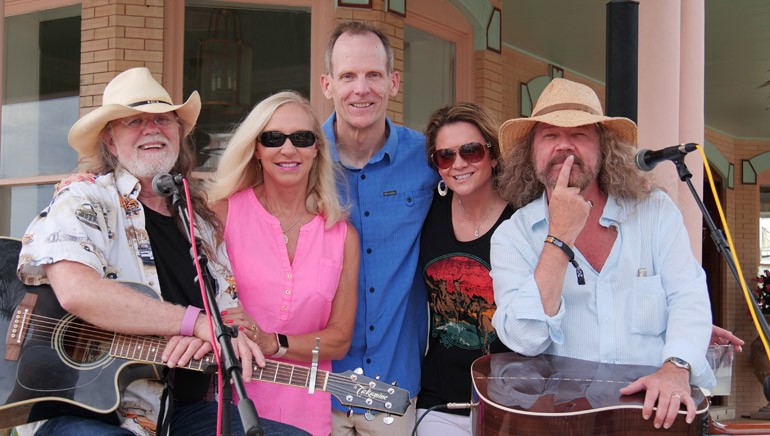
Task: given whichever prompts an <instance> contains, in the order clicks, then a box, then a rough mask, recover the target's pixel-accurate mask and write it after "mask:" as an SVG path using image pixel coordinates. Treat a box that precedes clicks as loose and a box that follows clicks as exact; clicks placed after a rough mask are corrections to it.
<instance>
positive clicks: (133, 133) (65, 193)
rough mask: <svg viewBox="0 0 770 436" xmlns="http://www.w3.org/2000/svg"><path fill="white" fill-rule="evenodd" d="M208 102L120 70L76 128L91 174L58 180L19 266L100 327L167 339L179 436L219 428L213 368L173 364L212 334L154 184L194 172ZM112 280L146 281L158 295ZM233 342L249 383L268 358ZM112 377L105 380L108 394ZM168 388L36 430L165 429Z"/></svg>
mask: <svg viewBox="0 0 770 436" xmlns="http://www.w3.org/2000/svg"><path fill="white" fill-rule="evenodd" d="M200 107H201V103H200V97H199V96H198V93H197V92H193V93H192V95H191V96H190V98H189V99H188V100H187V101H186V102H185V103H183V104H179V105H176V104H174V103H173V102H172V101H171V98H170V97H169V94H168V93H167V92H166V90H165V89H163V87H162V86H161V85H160V84H159V83H158V82H157V81H156V80H155V79H154V78H153V77H152V75H151V73H150V71H149V70H148V69H146V68H133V69H130V70H127V71H125V72H123V73H121V74H119V75H118V76H116V77H115V78H114V79H113V80H112V81H111V82H110V83H109V84H107V87H106V88H105V90H104V96H103V102H102V106H100V107H98V108H97V109H95V110H94V111H92V112H90V113H88V114H87V115H85V116H83V117H82V118H81V119H80V120H78V121H77V122H76V123H75V124H74V125H73V126H72V129H71V130H70V134H69V143H70V145H71V146H72V147H73V148H74V149H75V150H77V151H78V153H79V154H80V157H81V165H80V168H79V169H80V170H81V171H85V172H88V173H92V174H95V177H93V178H89V179H88V180H82V181H75V182H73V183H69V184H67V185H65V186H62V187H61V189H60V190H59V191H58V192H57V193H56V194H55V196H54V198H53V200H52V201H51V204H50V205H49V206H48V207H47V208H46V209H45V210H43V212H41V213H40V214H39V215H38V216H37V217H36V218H35V220H34V221H33V222H32V224H31V225H30V226H29V228H28V229H27V231H26V233H25V235H24V237H23V246H22V250H21V253H20V259H19V265H18V275H19V277H20V278H21V279H22V281H23V282H24V283H26V284H28V285H41V284H50V285H51V287H52V288H53V290H54V293H55V295H56V298H57V299H58V300H59V303H60V304H61V306H62V308H63V309H65V310H66V311H68V312H70V313H72V314H73V315H75V316H77V317H79V318H81V319H83V320H85V321H87V322H89V323H91V324H93V325H94V326H96V327H98V328H100V329H104V330H107V331H110V332H118V333H123V334H130V335H155V336H165V337H167V338H169V339H168V345H167V346H166V347H165V348H164V349H160V350H158V351H157V353H156V354H158V355H159V356H158V357H159V358H161V359H162V361H163V362H164V363H165V364H166V366H168V367H169V368H171V370H170V371H169V373H168V380H169V383H168V389H169V391H168V392H169V393H170V395H169V401H168V404H167V406H166V411H167V412H166V416H165V422H166V423H168V424H170V429H171V432H173V433H174V434H214V433H215V431H216V430H215V429H216V421H217V405H216V403H215V402H212V401H207V400H206V398H207V393H208V392H209V388H210V386H211V385H212V375H211V374H203V373H201V372H194V371H190V370H185V369H179V368H177V367H185V366H186V365H187V364H188V362H190V361H191V359H201V358H203V357H204V355H205V354H206V353H208V352H211V351H212V345H211V340H212V338H211V335H210V334H209V331H210V330H209V326H208V322H207V320H206V317H205V315H204V314H203V313H201V309H199V308H201V307H203V299H202V297H201V293H200V290H199V287H198V286H197V284H196V283H195V281H194V278H195V277H196V272H195V268H194V266H193V264H192V262H191V257H190V254H189V250H190V244H189V243H188V242H187V239H185V237H184V234H183V233H182V232H181V230H180V229H179V226H178V225H177V222H176V218H177V217H176V216H175V215H176V210H175V208H173V207H172V205H171V202H170V198H164V197H161V196H159V195H158V194H156V193H155V192H154V191H153V189H152V179H153V177H154V176H155V175H157V174H162V173H168V172H172V171H173V172H175V173H180V174H182V175H185V176H190V174H191V171H192V168H193V165H194V158H193V155H192V151H191V150H190V147H189V146H188V145H186V141H185V139H186V137H187V135H188V134H189V133H190V132H191V131H192V129H193V127H194V126H195V122H196V120H197V118H198V114H199V112H200ZM192 198H193V209H194V212H195V213H196V214H197V219H196V226H197V228H198V232H199V234H200V235H201V237H202V239H203V241H204V247H203V248H204V250H205V251H207V252H208V254H209V258H210V259H212V262H211V263H209V265H210V266H211V267H212V270H213V274H214V276H215V277H214V278H213V279H215V280H216V281H217V282H218V287H219V289H220V290H221V292H220V298H225V297H226V296H231V295H234V294H235V291H234V289H232V288H231V287H230V286H231V285H230V284H229V283H234V281H233V280H232V277H231V275H232V274H231V273H230V272H229V267H228V265H227V262H226V258H225V257H224V256H223V253H224V250H221V249H219V250H217V248H216V242H215V241H216V240H217V239H216V232H217V231H218V229H219V225H218V224H217V223H216V221H215V219H214V215H213V213H212V212H211V211H210V210H209V209H208V208H207V207H206V203H205V200H204V197H203V196H202V195H201V194H200V193H199V191H197V190H196V189H195V188H194V187H192ZM217 260H219V261H221V262H217ZM116 280H121V281H133V282H139V283H143V284H145V285H147V286H148V287H150V288H152V289H151V291H154V294H157V295H154V297H150V296H147V295H144V294H141V293H139V292H137V291H134V290H132V289H130V288H128V287H126V286H125V285H123V284H122V283H120V282H118V281H116ZM158 297H162V299H163V300H164V301H161V300H160V299H158ZM147 344H148V345H150V344H151V343H150V342H148V343H147ZM107 345H109V343H108V344H107ZM234 347H235V348H236V350H237V352H238V353H239V354H240V356H241V359H242V360H243V362H244V363H245V364H244V365H243V369H244V371H243V372H244V378H245V379H246V380H247V381H248V379H249V378H250V376H251V369H252V362H253V360H255V361H256V362H257V363H258V364H260V365H264V362H265V361H264V357H263V355H262V353H261V351H260V349H259V347H258V346H257V345H256V344H255V343H254V342H252V341H251V340H250V339H249V338H248V336H247V335H238V336H237V338H236V339H235V340H234ZM252 359H253V360H252ZM61 366H62V367H63V366H64V365H61ZM173 368H177V369H173ZM124 372H128V371H124ZM39 376H40V377H48V376H51V377H55V376H56V375H55V374H40V375H39ZM121 377H122V376H121ZM115 383H116V380H107V383H105V385H104V394H105V395H107V398H110V397H109V395H110V393H111V392H114V390H115ZM75 390H76V388H74V387H73V388H72V391H73V392H75ZM162 390H163V386H162V385H160V383H158V382H155V381H150V380H146V379H139V380H134V381H132V383H131V384H130V385H129V386H128V389H126V391H125V393H124V394H123V395H121V396H120V404H118V410H117V412H118V413H112V414H103V415H98V416H96V415H94V414H91V415H89V416H81V415H80V410H78V411H77V413H75V412H76V411H75V410H74V409H75V408H72V409H68V410H66V411H65V410H63V409H62V407H55V408H53V409H54V410H53V413H49V414H45V415H42V416H40V415H39V414H38V416H37V419H41V418H50V419H48V420H47V421H46V422H45V423H44V424H42V426H40V428H39V429H38V430H37V433H36V434H38V435H41V434H52V435H53V434H55V435H63V434H72V435H83V434H126V435H131V434H156V432H157V433H158V434H161V433H162V431H161V429H160V428H156V426H157V423H156V421H157V419H158V414H159V410H160V406H159V404H160V394H161V391H162ZM113 395H114V393H113ZM116 401H117V399H116ZM100 410H101V409H100ZM232 410H233V411H234V413H233V415H232V424H233V434H243V433H244V432H243V429H242V426H241V422H240V419H239V415H238V414H237V409H235V408H233V409H232ZM262 424H263V426H264V427H265V429H266V434H271V432H273V433H272V434H305V433H304V432H300V431H298V430H296V429H294V428H293V427H289V426H285V425H283V424H279V423H275V422H271V421H267V420H262ZM119 427H122V428H119ZM295 430H296V431H295ZM225 431H228V429H225Z"/></svg>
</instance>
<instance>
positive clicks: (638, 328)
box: [629, 275, 668, 336]
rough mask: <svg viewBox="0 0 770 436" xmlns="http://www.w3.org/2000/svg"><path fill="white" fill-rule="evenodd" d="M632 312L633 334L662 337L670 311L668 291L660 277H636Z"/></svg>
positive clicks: (634, 279)
mask: <svg viewBox="0 0 770 436" xmlns="http://www.w3.org/2000/svg"><path fill="white" fill-rule="evenodd" d="M632 282H633V295H632V296H631V299H632V301H633V303H632V304H630V305H629V308H630V310H631V312H632V313H631V317H630V319H631V332H632V333H636V334H640V335H647V336H660V335H661V334H662V333H663V332H664V331H665V330H666V324H667V322H668V309H667V304H666V291H665V290H664V289H663V285H662V284H661V282H660V276H659V275H655V276H649V277H634V278H633V280H632Z"/></svg>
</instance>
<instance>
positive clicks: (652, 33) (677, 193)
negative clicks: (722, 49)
mask: <svg viewBox="0 0 770 436" xmlns="http://www.w3.org/2000/svg"><path fill="white" fill-rule="evenodd" d="M704 16H705V12H704V5H703V1H702V0H667V1H658V0H641V1H640V2H639V147H640V148H648V149H651V150H657V149H661V148H665V147H668V146H671V145H676V144H679V143H683V142H697V143H702V141H703V135H704V134H703V129H704V121H703V108H704V104H703V86H704V84H703V80H704V79H703V74H704V73H703V67H704V54H703V53H704V42H703V41H704ZM685 162H686V163H687V167H688V168H689V169H690V172H692V174H693V178H692V182H693V185H694V186H695V187H696V189H697V190H698V191H699V192H702V184H703V163H702V160H701V158H700V157H699V155H698V153H691V154H690V155H689V156H688V157H687V158H686V159H685ZM653 175H654V177H655V179H656V181H657V182H658V183H659V184H660V185H662V186H663V187H664V189H666V191H667V192H668V194H669V195H670V196H671V198H672V199H673V200H674V201H675V202H676V203H677V204H678V205H679V207H680V209H681V210H682V214H683V215H684V218H685V225H686V227H687V230H688V233H689V235H690V242H691V244H692V249H693V252H694V253H695V255H696V257H697V258H698V259H700V256H701V245H702V244H701V238H702V236H701V235H702V221H701V220H702V216H701V213H700V210H699V209H698V207H697V206H696V204H695V202H694V200H693V199H692V195H691V194H690V192H689V189H688V188H687V186H686V185H685V184H684V182H682V181H680V180H679V177H678V175H677V172H676V168H675V167H674V165H673V164H671V163H669V162H663V163H661V164H659V165H658V167H656V168H655V170H654V171H653Z"/></svg>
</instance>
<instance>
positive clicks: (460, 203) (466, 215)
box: [457, 197, 492, 238]
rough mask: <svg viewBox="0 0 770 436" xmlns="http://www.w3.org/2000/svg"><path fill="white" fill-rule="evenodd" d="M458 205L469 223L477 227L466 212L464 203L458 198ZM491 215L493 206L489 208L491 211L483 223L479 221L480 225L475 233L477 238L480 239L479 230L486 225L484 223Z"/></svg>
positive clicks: (483, 219) (482, 220) (485, 216)
mask: <svg viewBox="0 0 770 436" xmlns="http://www.w3.org/2000/svg"><path fill="white" fill-rule="evenodd" d="M457 204H458V206H460V210H461V211H463V214H464V215H465V218H467V219H468V221H469V222H470V223H471V225H472V226H473V225H475V224H474V222H473V220H472V219H471V217H470V216H469V215H468V212H466V211H465V208H464V207H463V201H462V200H461V199H460V198H459V197H458V198H457ZM491 213H492V206H489V209H488V210H487V214H486V215H484V218H482V219H481V221H479V224H478V225H476V229H475V230H474V232H473V235H474V236H475V237H477V238H478V237H479V228H480V227H481V225H482V224H484V221H486V220H487V218H489V214H491Z"/></svg>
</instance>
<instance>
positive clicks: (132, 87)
mask: <svg viewBox="0 0 770 436" xmlns="http://www.w3.org/2000/svg"><path fill="white" fill-rule="evenodd" d="M171 111H176V115H177V117H179V120H180V121H181V122H182V125H183V126H184V134H185V135H188V134H189V133H190V131H191V130H192V129H193V127H194V126H195V122H196V121H197V119H198V114H199V113H200V111H201V98H200V96H199V95H198V92H197V91H193V93H192V94H191V95H190V98H188V99H187V101H186V102H184V104H180V105H174V104H173V103H172V101H171V97H170V96H169V95H168V92H166V90H165V89H163V86H161V85H160V83H158V82H157V81H156V80H155V79H154V78H153V77H152V74H151V73H150V70H148V69H147V68H144V67H140V68H132V69H130V70H126V71H124V72H122V73H120V74H118V75H117V76H115V78H114V79H112V80H111V81H110V83H108V84H107V87H106V88H104V96H103V97H102V106H101V107H98V108H96V109H94V110H93V111H91V112H89V113H87V114H86V115H84V116H83V117H82V118H80V119H79V120H77V121H76V122H75V124H73V125H72V128H71V129H70V133H69V136H68V137H67V141H68V142H69V143H70V145H71V146H72V148H74V149H75V150H76V151H77V152H78V153H80V155H81V156H91V155H94V154H96V153H97V152H98V151H99V133H100V132H101V131H102V129H104V126H106V125H107V123H109V122H110V121H113V120H117V119H120V118H124V117H129V116H131V115H136V114H140V113H151V114H160V113H164V112H171Z"/></svg>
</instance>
